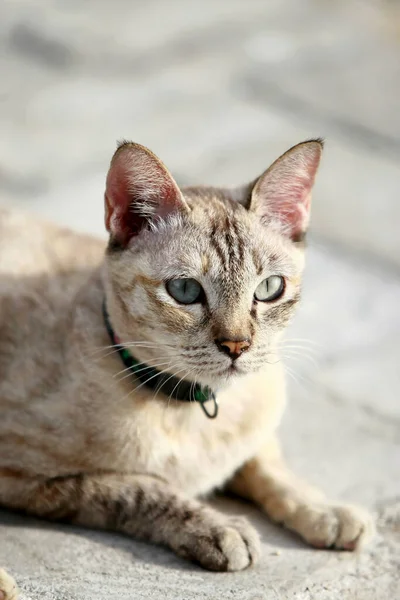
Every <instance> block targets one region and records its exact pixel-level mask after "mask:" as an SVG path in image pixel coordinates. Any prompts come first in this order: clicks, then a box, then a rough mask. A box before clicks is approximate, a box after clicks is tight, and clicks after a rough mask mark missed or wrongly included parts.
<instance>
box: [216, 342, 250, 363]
mask: <svg viewBox="0 0 400 600" xmlns="http://www.w3.org/2000/svg"><path fill="white" fill-rule="evenodd" d="M215 343H216V344H217V346H218V350H220V351H221V352H224V353H225V354H228V356H230V357H231V358H232V359H233V360H236V359H237V358H239V356H240V355H241V354H243V352H246V351H247V350H248V349H249V348H250V340H248V339H245V340H215Z"/></svg>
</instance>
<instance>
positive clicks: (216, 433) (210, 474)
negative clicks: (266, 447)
mask: <svg viewBox="0 0 400 600" xmlns="http://www.w3.org/2000/svg"><path fill="white" fill-rule="evenodd" d="M281 409H282V407H281V403H280V402H279V401H277V399H276V398H273V399H272V401H269V402H268V399H267V401H266V400H265V398H263V399H255V401H254V402H247V403H246V406H245V407H244V408H243V407H241V406H240V405H238V404H237V405H234V404H232V402H231V404H229V403H224V402H222V405H221V407H220V413H219V415H218V417H217V419H215V420H211V419H208V418H207V417H206V416H205V415H204V413H203V412H202V410H201V407H200V406H199V405H194V406H190V407H188V406H182V407H178V408H177V409H176V410H170V411H168V410H166V408H165V406H161V407H160V406H158V407H157V405H156V406H154V407H151V409H150V410H149V407H148V406H147V407H146V410H143V411H141V410H139V411H137V412H136V413H135V414H134V415H131V417H130V419H126V418H125V419H123V421H122V420H121V422H120V424H119V426H118V427H117V429H118V431H119V436H118V437H117V438H116V439H115V445H114V448H113V450H114V452H113V454H114V456H113V460H112V462H113V465H114V468H117V469H118V470H119V469H121V470H124V471H126V470H129V471H132V472H137V473H151V474H154V475H157V476H160V477H162V478H164V479H166V480H167V481H168V482H169V483H171V484H173V485H174V486H177V487H179V488H180V489H182V490H183V491H185V492H186V493H188V494H191V495H199V494H205V493H207V492H209V491H211V490H212V489H213V488H215V487H218V486H221V485H222V484H223V483H224V482H225V481H226V480H227V479H228V478H229V477H230V476H231V475H232V474H233V473H234V472H235V471H236V470H237V469H238V468H239V467H240V466H241V465H242V464H243V463H244V462H246V461H247V460H249V459H250V458H252V457H253V456H254V455H255V454H256V453H257V451H258V450H259V448H260V446H262V445H263V443H264V442H266V441H267V439H268V437H269V435H270V433H271V432H272V431H273V430H274V429H275V428H276V426H277V424H278V422H279V419H280V414H281ZM117 429H116V430H117Z"/></svg>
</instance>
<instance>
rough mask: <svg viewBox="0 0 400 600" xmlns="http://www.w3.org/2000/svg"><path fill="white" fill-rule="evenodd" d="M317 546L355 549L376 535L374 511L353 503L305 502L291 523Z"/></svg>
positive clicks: (291, 527) (302, 535) (291, 526)
mask: <svg viewBox="0 0 400 600" xmlns="http://www.w3.org/2000/svg"><path fill="white" fill-rule="evenodd" d="M289 527H290V529H293V530H295V531H296V532H297V533H298V534H299V535H301V537H302V538H304V539H305V540H306V542H308V543H309V544H310V545H311V546H314V547H315V548H321V549H322V548H334V549H337V550H356V549H359V548H360V547H361V546H363V545H364V544H366V543H367V542H368V541H369V540H370V539H371V537H372V536H373V533H374V530H375V527H374V522H373V519H372V517H371V515H369V514H368V512H367V511H365V510H364V509H362V508H359V507H357V506H350V505H342V506H340V505H332V506H331V505H316V506H314V505H312V506H307V505H304V506H302V507H300V508H299V509H298V510H297V511H296V513H295V515H294V518H293V519H291V523H290V524H289Z"/></svg>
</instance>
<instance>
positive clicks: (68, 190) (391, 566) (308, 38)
mask: <svg viewBox="0 0 400 600" xmlns="http://www.w3.org/2000/svg"><path fill="white" fill-rule="evenodd" d="M399 55H400V3H399V2H398V1H396V0H392V1H389V0H386V1H385V0H375V1H373V0H370V1H367V0H365V1H364V2H361V1H358V0H353V1H352V2H347V1H344V0H343V1H340V0H330V1H328V0H314V1H312V0H302V2H299V0H297V1H296V0H269V1H268V2H265V1H263V0H246V2H244V1H243V0H215V1H212V0H205V1H203V2H184V0H168V1H167V2H161V0H159V1H156V0H147V2H135V1H130V2H129V1H128V0H126V1H124V0H114V1H113V2H110V1H106V0H53V2H50V1H49V0H18V1H16V0H3V3H2V5H1V7H0V69H1V83H0V103H1V104H0V106H1V110H0V130H1V135H0V202H1V203H4V204H7V205H15V206H20V207H24V208H26V209H28V210H30V211H32V212H35V213H38V214H42V215H45V216H47V217H50V218H52V219H55V220H57V221H59V222H61V223H64V224H68V225H71V226H73V227H75V228H77V229H80V230H82V231H90V232H94V233H99V234H101V233H102V231H103V215H102V192H103V187H104V177H105V172H106V169H107V163H108V161H109V159H110V156H111V154H112V152H113V149H114V147H115V141H116V139H120V138H131V139H134V140H135V141H138V142H141V143H143V144H145V145H147V146H149V147H150V148H152V149H153V150H154V151H155V152H156V153H157V154H159V155H160V156H161V158H162V159H163V160H164V161H165V163H166V164H167V165H168V166H169V168H170V169H171V171H172V172H173V173H174V174H175V176H176V177H177V179H178V180H179V181H181V182H183V183H188V182H190V183H197V182H203V183H206V182H207V183H214V184H236V183H242V182H244V181H247V180H249V179H251V178H254V176H255V175H256V174H258V173H259V172H261V171H262V170H263V169H264V168H265V167H266V166H267V165H268V164H269V163H270V162H271V161H272V160H273V159H274V158H276V157H277V156H278V155H279V154H280V153H281V152H283V151H284V150H286V149H287V148H288V147H289V146H291V145H293V144H295V143H297V142H298V141H301V140H303V139H307V138H309V137H312V136H320V135H322V136H324V137H325V138H326V140H327V145H326V151H325V156H324V161H323V165H322V168H321V171H320V174H319V178H318V183H317V186H316V191H315V197H314V198H315V202H314V214H313V222H312V229H313V238H312V239H313V241H312V243H311V245H310V249H309V261H308V269H307V274H306V284H305V293H304V301H303V305H302V308H301V310H300V311H299V314H298V316H297V319H296V321H295V323H294V325H293V327H292V330H291V332H290V333H289V336H288V337H289V338H292V339H296V340H297V341H296V342H293V343H296V344H298V345H299V346H302V348H299V349H297V350H296V349H295V350H293V351H292V353H291V356H290V357H288V371H289V372H290V373H289V380H290V387H291V402H290V405H289V410H288V412H287V415H286V418H285V421H284V423H283V427H282V436H283V440H284V444H285V448H286V451H287V455H288V458H289V461H290V462H291V463H292V465H293V467H294V468H295V469H296V470H297V471H298V472H299V473H300V474H303V475H304V476H306V477H307V478H308V479H310V480H311V481H313V482H314V483H315V484H318V485H319V486H321V487H323V488H325V490H326V491H327V492H328V493H329V495H330V496H332V497H335V498H339V499H345V500H349V501H352V502H358V503H361V504H363V505H366V506H368V507H369V508H370V509H371V510H372V511H374V513H375V514H376V515H377V518H378V524H379V530H378V536H377V538H376V540H375V542H374V543H373V544H372V545H371V546H370V547H369V548H368V549H367V550H366V551H364V552H362V553H361V554H360V555H359V556H353V555H349V554H346V553H345V554H335V553H332V552H317V551H314V550H311V549H308V548H306V547H305V546H304V545H303V544H302V543H301V542H299V541H298V540H296V539H295V538H294V537H292V536H291V535H290V534H288V533H286V532H284V531H280V530H278V529H276V528H275V527H273V526H271V525H270V524H269V523H267V521H266V520H265V519H264V518H262V517H261V516H260V515H259V514H258V512H257V511H256V510H255V509H250V508H248V507H246V506H244V505H243V504H241V503H235V502H233V501H224V502H223V503H222V506H223V509H224V510H227V511H234V512H235V511H236V512H241V513H243V512H246V513H248V514H249V516H250V518H251V519H252V520H253V521H254V522H255V523H256V526H257V527H258V528H259V530H260V532H261V534H262V537H263V550H264V552H263V558H262V560H261V563H260V564H259V565H258V566H257V567H255V568H254V569H251V570H248V571H246V572H243V573H238V574H211V573H206V572H203V571H201V570H200V569H198V568H196V567H193V566H192V565H187V564H185V563H183V562H182V561H180V560H178V559H177V558H175V557H174V556H173V555H172V554H171V553H169V552H167V551H166V550H163V549H159V548H154V547H151V546H148V545H146V544H139V543H136V542H133V541H132V540H129V539H126V538H121V537H119V536H116V535H110V534H103V533H101V532H90V531H84V530H78V529H71V528H68V527H64V526H53V525H48V524H43V523H39V522H37V521H33V520H31V521H29V520H27V519H24V518H22V517H20V516H14V515H10V514H8V513H6V512H3V513H0V564H4V566H6V567H7V568H8V569H9V570H10V571H11V572H12V573H13V574H14V575H15V576H16V578H17V579H18V581H19V583H20V585H21V587H22V588H23V589H24V592H25V593H26V597H30V598H32V599H33V600H39V599H41V600H50V599H51V600H64V599H65V600H66V599H68V600H103V599H104V600H105V599H107V600H117V599H118V600H125V599H128V598H129V599H130V598H135V599H141V598H161V597H162V598H164V599H165V600H169V599H172V598H177V599H182V600H190V599H192V598H196V599H207V600H220V599H225V598H232V599H233V600H236V599H237V600H247V599H248V600H261V599H262V600H264V599H267V600H283V599H284V600H287V599H288V600H289V599H290V600H292V599H293V600H314V599H317V600H331V599H336V598H340V600H378V599H379V600H381V599H386V598H387V599H392V598H393V599H395V598H396V597H399V598H400V579H399V573H400V448H399V443H400V405H399V391H400V375H399V364H400V344H399V336H400V314H399V306H400V235H399V228H398V223H399V222H400V203H399V201H398V194H399V190H400V168H399V164H400V120H399V116H398V105H399V96H400V61H399ZM300 338H301V340H300ZM304 339H305V340H307V341H304ZM290 375H291V376H292V377H290ZM218 503H221V500H218Z"/></svg>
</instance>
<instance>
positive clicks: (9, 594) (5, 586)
mask: <svg viewBox="0 0 400 600" xmlns="http://www.w3.org/2000/svg"><path fill="white" fill-rule="evenodd" d="M18 596H19V590H18V588H17V584H16V583H15V581H14V579H13V578H12V577H11V575H9V574H8V573H7V572H6V571H5V570H4V569H1V568H0V600H17V598H18Z"/></svg>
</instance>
